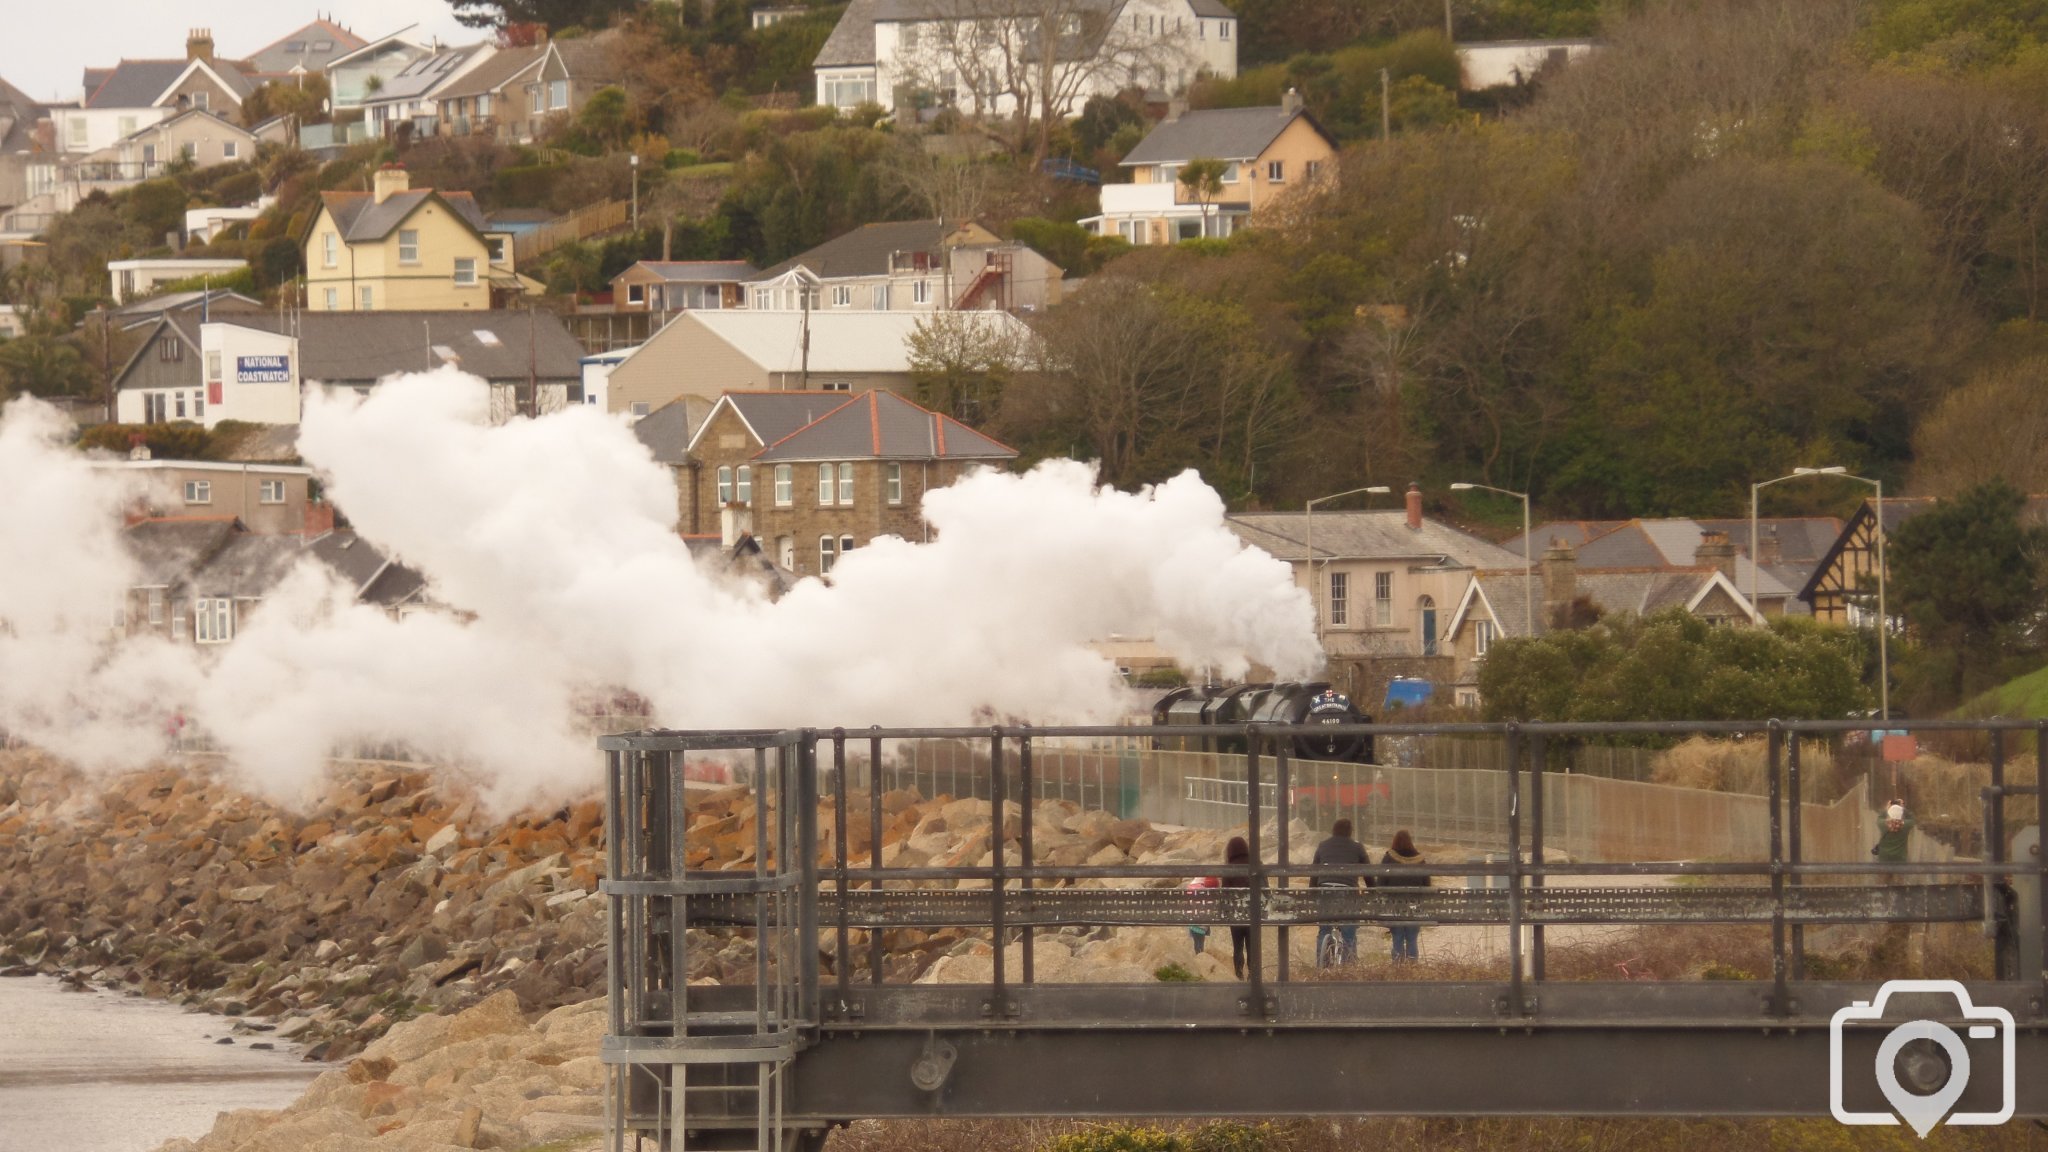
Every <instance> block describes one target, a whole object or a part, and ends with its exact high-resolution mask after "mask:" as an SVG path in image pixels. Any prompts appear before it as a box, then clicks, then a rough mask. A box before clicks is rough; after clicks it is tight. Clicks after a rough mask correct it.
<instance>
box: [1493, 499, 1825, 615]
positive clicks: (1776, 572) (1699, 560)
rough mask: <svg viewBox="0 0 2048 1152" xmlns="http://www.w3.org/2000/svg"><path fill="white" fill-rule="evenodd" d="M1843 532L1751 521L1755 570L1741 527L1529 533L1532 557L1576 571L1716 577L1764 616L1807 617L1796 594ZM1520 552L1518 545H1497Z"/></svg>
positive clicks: (1712, 523) (1622, 526)
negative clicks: (1558, 555) (1561, 561)
mask: <svg viewBox="0 0 2048 1152" xmlns="http://www.w3.org/2000/svg"><path fill="white" fill-rule="evenodd" d="M1840 531H1841V522H1840V521H1838V520H1835V519H1834V518H1832V517H1824V516H1815V517H1774V518H1772V519H1769V520H1761V519H1760V520H1758V521H1757V537H1758V539H1757V547H1758V552H1759V554H1760V555H1761V556H1762V558H1763V562H1762V563H1761V564H1757V565H1755V566H1754V567H1752V566H1751V564H1750V558H1749V521H1748V520H1746V519H1724V520H1692V519H1686V518H1683V517H1679V518H1672V519H1662V520H1622V521H1567V522H1563V523H1560V524H1555V525H1542V526H1540V527H1538V528H1537V529H1536V530H1534V531H1533V532H1531V533H1530V544H1531V555H1532V556H1533V555H1535V554H1536V553H1537V552H1538V551H1540V549H1541V548H1543V547H1547V546H1548V545H1547V544H1546V543H1545V542H1546V541H1548V542H1550V543H1559V542H1561V543H1563V544H1565V545H1567V546H1568V547H1571V548H1572V549H1574V551H1575V552H1576V554H1577V557H1578V563H1579V565H1580V567H1581V568H1589V569H1590V568H1600V569H1608V568H1615V569H1622V568H1625V569H1644V570H1648V569H1656V568H1672V569H1679V568H1684V569H1692V568H1697V567H1700V566H1702V565H1706V566H1712V567H1716V568H1719V569H1721V570H1722V571H1723V572H1724V573H1726V574H1727V576H1728V578H1729V579H1730V580H1731V581H1733V582H1734V583H1735V586H1736V587H1738V588H1740V589H1742V592H1743V595H1745V596H1747V597H1749V598H1750V599H1752V600H1753V601H1754V602H1755V605H1756V608H1757V611H1759V612H1762V613H1763V614H1765V615H1767V616H1780V615H1785V614H1787V613H1790V614H1793V615H1805V614H1806V611H1807V607H1806V605H1805V603H1803V602H1802V601H1800V600H1799V599H1798V598H1797V596H1796V593H1797V592H1798V590H1799V588H1800V587H1802V586H1803V585H1804V584H1805V583H1806V580H1807V578H1808V577H1809V576H1810V575H1811V574H1812V571H1813V566H1814V565H1815V564H1817V563H1818V562H1819V560H1820V554H1821V552H1822V551H1823V550H1824V549H1825V548H1826V546H1827V544H1829V543H1832V542H1833V541H1834V539H1835V537H1836V536H1837V535H1838V534H1839V533H1840ZM1502 547H1504V548H1507V549H1509V550H1510V551H1519V550H1520V549H1521V547H1522V544H1521V537H1519V536H1518V537H1516V538H1515V539H1513V540H1510V541H1508V542H1506V543H1504V544H1503V545H1502Z"/></svg>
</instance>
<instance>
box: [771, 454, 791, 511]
mask: <svg viewBox="0 0 2048 1152" xmlns="http://www.w3.org/2000/svg"><path fill="white" fill-rule="evenodd" d="M795 502H796V469H795V468H794V467H792V466H791V465H788V464H777V465H776V466H775V506H776V507H777V508H787V507H789V506H790V505H791V504H794V503H795Z"/></svg>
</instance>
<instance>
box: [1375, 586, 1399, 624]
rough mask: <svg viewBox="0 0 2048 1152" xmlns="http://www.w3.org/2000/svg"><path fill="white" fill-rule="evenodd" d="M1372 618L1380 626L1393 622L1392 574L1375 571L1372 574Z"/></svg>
mask: <svg viewBox="0 0 2048 1152" xmlns="http://www.w3.org/2000/svg"><path fill="white" fill-rule="evenodd" d="M1372 619H1373V624H1374V625H1375V626H1377V627H1380V628H1388V627H1392V626H1393V623H1394V574H1393V573H1392V572H1375V573H1373V574H1372Z"/></svg>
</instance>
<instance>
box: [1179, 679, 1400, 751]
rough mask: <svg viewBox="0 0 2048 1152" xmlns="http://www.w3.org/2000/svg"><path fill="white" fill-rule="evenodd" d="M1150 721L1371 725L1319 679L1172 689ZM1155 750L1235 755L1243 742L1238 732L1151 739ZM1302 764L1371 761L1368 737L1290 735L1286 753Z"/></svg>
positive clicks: (1191, 724)
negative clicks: (1291, 736) (1288, 750)
mask: <svg viewBox="0 0 2048 1152" xmlns="http://www.w3.org/2000/svg"><path fill="white" fill-rule="evenodd" d="M1152 723H1153V725H1154V726H1155V727H1160V728H1215V727H1217V726H1229V725H1237V724H1304V725H1320V724H1370V723H1372V717H1370V716H1368V715H1366V714H1365V713H1363V712H1360V711H1359V710H1358V708H1357V707H1356V706H1355V705H1353V704H1352V703H1351V698H1350V697H1349V696H1346V695H1344V694H1343V693H1341V692H1339V691H1337V690H1336V689H1335V688H1332V687H1331V686H1330V685H1328V684H1326V683H1323V682H1321V681H1314V682H1307V683H1303V682H1290V683H1284V684H1237V685H1231V686H1227V687H1226V686H1223V685H1216V684H1212V685H1208V686H1206V687H1202V688H1176V689H1174V690H1173V691H1171V692H1168V693H1167V694H1166V695H1165V696H1162V697H1160V699H1159V702H1158V703H1156V704H1154V705H1153V706H1152ZM1152 746H1153V747H1154V748H1171V749H1178V750H1181V751H1188V752H1237V753H1242V752H1243V751H1244V750H1245V739H1244V737H1243V736H1242V735H1239V734H1237V733H1226V732H1217V733H1214V734H1203V735H1197V734H1195V733H1192V732H1190V733H1185V734H1174V735H1165V734H1161V735H1159V736H1155V737H1153V740H1152ZM1290 751H1291V752H1292V753H1293V755H1294V756H1295V757H1296V758H1297V759H1301V760H1343V761H1349V762H1351V763H1354V764H1370V763H1372V762H1373V758H1372V753H1373V748H1372V737H1371V736H1370V735H1364V734H1348V735H1338V734H1334V733H1333V734H1331V735H1327V736H1324V735H1317V734H1314V733H1302V734H1301V735H1298V736H1296V737H1294V746H1293V748H1292V749H1291V750H1290Z"/></svg>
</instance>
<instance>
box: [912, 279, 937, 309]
mask: <svg viewBox="0 0 2048 1152" xmlns="http://www.w3.org/2000/svg"><path fill="white" fill-rule="evenodd" d="M910 302H911V303H912V304H929V303H931V302H932V282H931V281H929V280H919V281H916V282H915V283H913V284H911V286H910Z"/></svg>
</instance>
